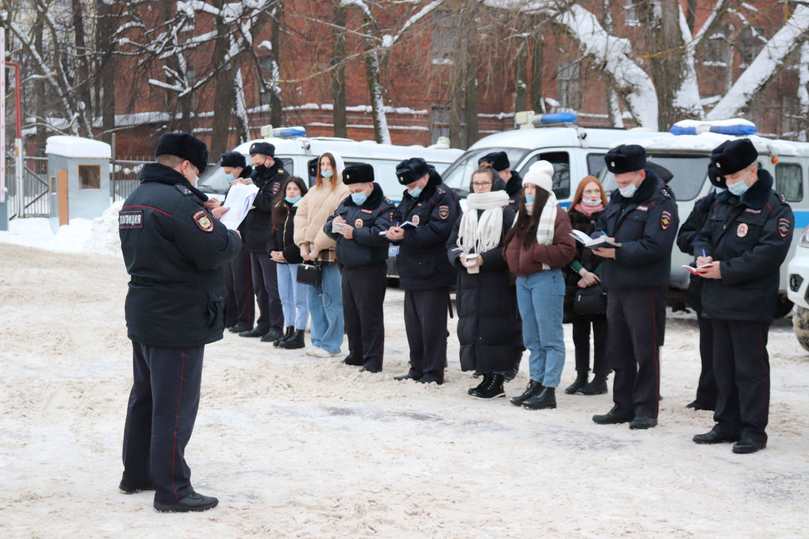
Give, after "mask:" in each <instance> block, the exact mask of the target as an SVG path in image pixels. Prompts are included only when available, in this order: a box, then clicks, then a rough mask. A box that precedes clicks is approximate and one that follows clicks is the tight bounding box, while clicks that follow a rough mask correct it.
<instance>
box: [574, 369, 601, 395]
mask: <svg viewBox="0 0 809 539" xmlns="http://www.w3.org/2000/svg"><path fill="white" fill-rule="evenodd" d="M606 392H607V377H606V376H604V375H601V374H596V375H595V377H594V378H593V380H592V381H591V382H590V383H589V384H586V385H585V386H584V387H583V388H581V389H580V390H579V393H581V394H582V395H603V394H604V393H606Z"/></svg>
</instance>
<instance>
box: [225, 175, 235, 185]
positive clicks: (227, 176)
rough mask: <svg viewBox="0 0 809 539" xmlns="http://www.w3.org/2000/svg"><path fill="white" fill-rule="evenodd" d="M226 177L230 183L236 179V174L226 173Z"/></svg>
mask: <svg viewBox="0 0 809 539" xmlns="http://www.w3.org/2000/svg"><path fill="white" fill-rule="evenodd" d="M225 179H226V180H227V181H228V183H230V182H232V181H233V180H235V179H236V176H234V175H233V174H225Z"/></svg>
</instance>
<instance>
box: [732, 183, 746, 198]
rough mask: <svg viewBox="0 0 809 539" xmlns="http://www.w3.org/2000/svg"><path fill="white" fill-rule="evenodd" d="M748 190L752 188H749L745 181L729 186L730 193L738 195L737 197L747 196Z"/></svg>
mask: <svg viewBox="0 0 809 539" xmlns="http://www.w3.org/2000/svg"><path fill="white" fill-rule="evenodd" d="M748 189H750V186H748V185H747V184H746V183H745V182H744V180H742V181H740V182H736V183H734V184H733V185H728V191H730V193H731V194H732V195H736V196H737V197H740V196H742V195H743V194H745V193H746V192H747V190H748Z"/></svg>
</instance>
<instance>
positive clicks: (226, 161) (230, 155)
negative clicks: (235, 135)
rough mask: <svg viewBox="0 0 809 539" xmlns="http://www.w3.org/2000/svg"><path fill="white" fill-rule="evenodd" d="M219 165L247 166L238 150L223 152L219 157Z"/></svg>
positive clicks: (245, 160)
mask: <svg viewBox="0 0 809 539" xmlns="http://www.w3.org/2000/svg"><path fill="white" fill-rule="evenodd" d="M219 165H220V166H223V167H239V168H244V167H246V166H247V159H245V158H244V155H242V154H240V153H239V152H225V153H223V154H222V157H220V158H219Z"/></svg>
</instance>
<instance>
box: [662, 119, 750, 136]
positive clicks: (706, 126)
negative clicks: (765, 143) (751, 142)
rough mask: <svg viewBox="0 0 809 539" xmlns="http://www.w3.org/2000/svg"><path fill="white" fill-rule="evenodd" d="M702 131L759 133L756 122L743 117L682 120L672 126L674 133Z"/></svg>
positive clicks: (736, 133) (689, 133) (744, 134)
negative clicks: (716, 119)
mask: <svg viewBox="0 0 809 539" xmlns="http://www.w3.org/2000/svg"><path fill="white" fill-rule="evenodd" d="M702 133H717V134H720V135H730V136H734V137H746V136H749V135H755V134H756V133H758V127H756V124H754V123H753V122H750V121H748V120H743V119H736V120H722V121H718V122H701V121H697V120H682V121H680V122H677V123H675V124H674V125H672V126H671V134H672V135H700V134H702Z"/></svg>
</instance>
